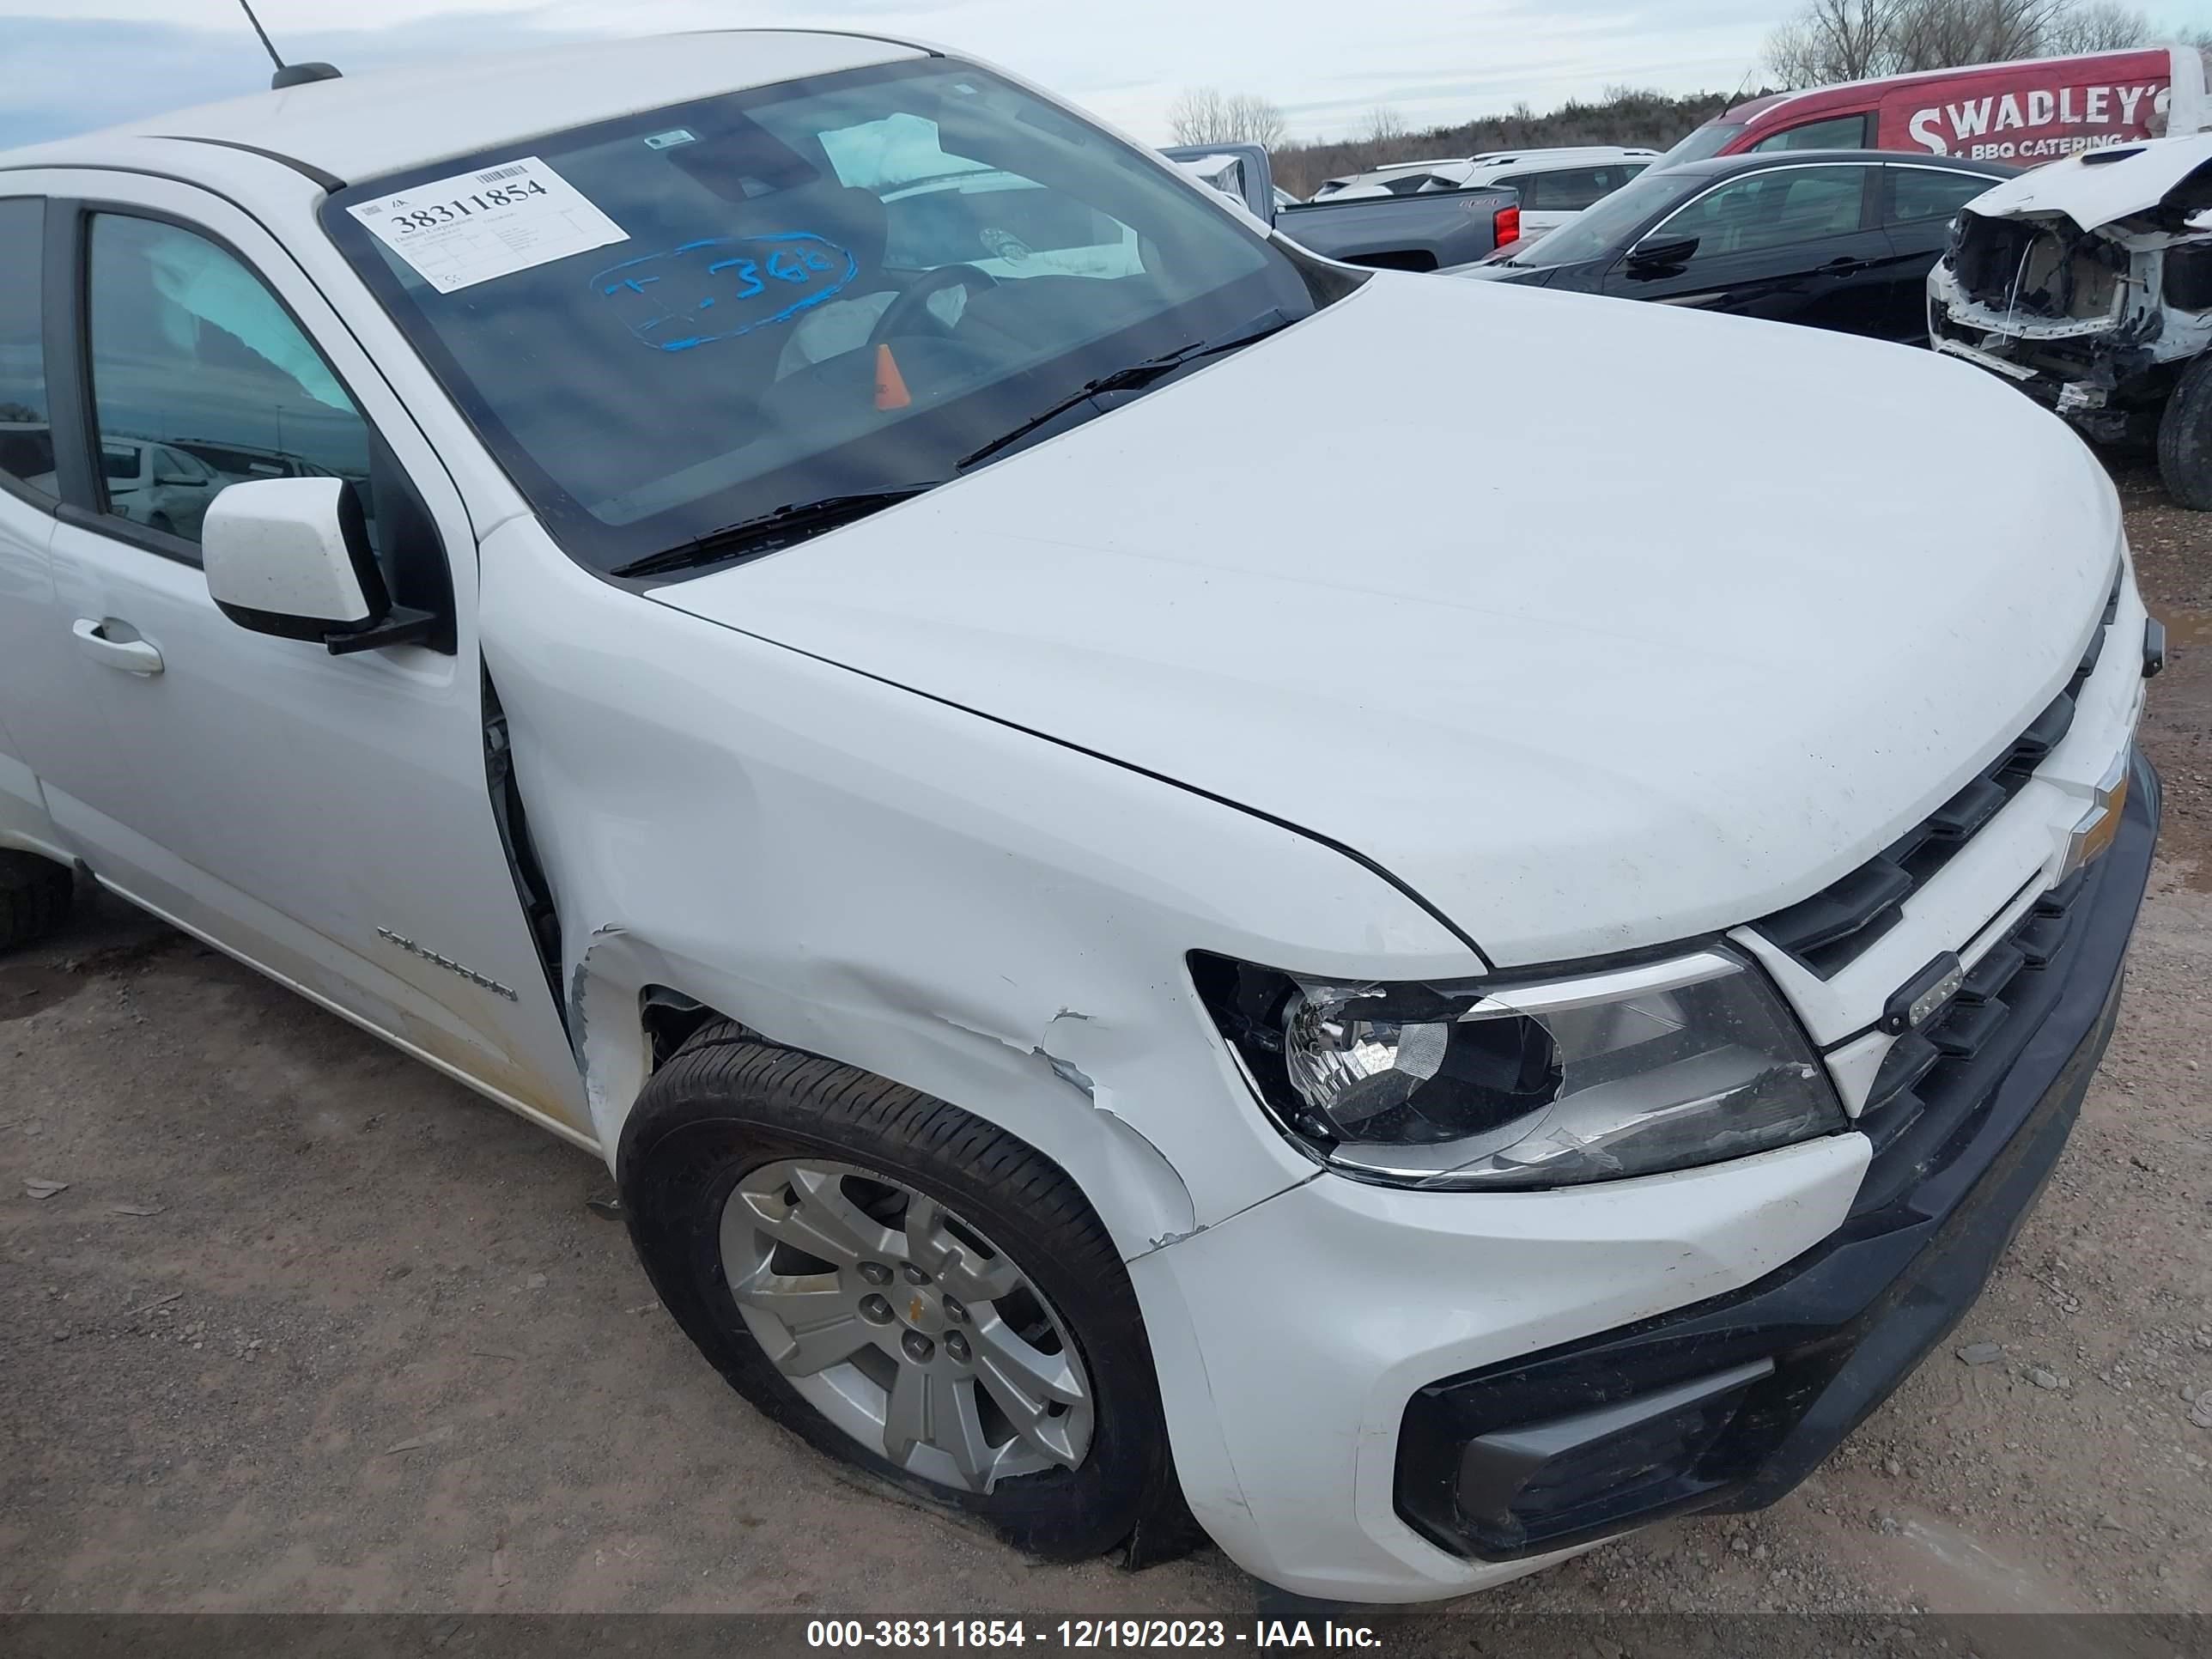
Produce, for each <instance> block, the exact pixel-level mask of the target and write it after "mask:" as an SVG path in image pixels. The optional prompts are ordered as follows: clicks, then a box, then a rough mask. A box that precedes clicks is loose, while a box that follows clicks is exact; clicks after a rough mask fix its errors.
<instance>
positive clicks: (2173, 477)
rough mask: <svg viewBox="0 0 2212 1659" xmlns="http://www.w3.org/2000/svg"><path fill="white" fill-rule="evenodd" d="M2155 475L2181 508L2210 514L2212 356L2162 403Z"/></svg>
mask: <svg viewBox="0 0 2212 1659" xmlns="http://www.w3.org/2000/svg"><path fill="white" fill-rule="evenodd" d="M2158 473H2159V477H2160V478H2161V479H2162V480H2164V481H2165V483H2166V494H2168V495H2171V496H2172V497H2173V499H2174V500H2175V501H2179V502H2180V503H2181V505H2182V506H2184V507H2195V508H2196V509H2197V511H2198V512H2200V513H2204V512H2212V356H2203V357H2199V358H2198V359H2197V361H2196V362H2193V363H2191V365H2190V366H2189V368H2188V369H2187V370H2186V371H2185V373H2184V374H2183V375H2182V377H2181V379H2180V380H2179V381H2178V382H2176V383H2175V386H2174V388H2173V394H2172V396H2171V397H2169V398H2167V399H2166V413H2165V414H2164V415H2163V416H2160V418H2159V423H2158Z"/></svg>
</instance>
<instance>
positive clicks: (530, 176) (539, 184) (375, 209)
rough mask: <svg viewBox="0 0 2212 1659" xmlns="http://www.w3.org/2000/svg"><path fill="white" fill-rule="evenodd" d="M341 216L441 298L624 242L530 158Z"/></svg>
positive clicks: (581, 197) (614, 227)
mask: <svg viewBox="0 0 2212 1659" xmlns="http://www.w3.org/2000/svg"><path fill="white" fill-rule="evenodd" d="M346 211H347V212H349V213H350V214H352V215H353V216H354V217H355V218H356V219H358V220H360V221H361V222H362V223H363V224H364V225H367V226H368V228H369V229H370V230H371V231H373V232H374V234H375V235H376V238H377V240H379V241H380V242H382V243H383V244H384V245H385V246H386V247H388V248H390V249H391V250H392V252H394V253H396V254H398V256H399V257H400V258H402V259H404V260H405V261H406V262H407V263H408V264H409V265H410V266H412V267H413V269H414V270H415V272H416V275H417V276H421V277H422V280H423V281H424V282H426V283H429V284H430V286H431V287H432V288H435V289H437V290H438V291H439V292H440V293H441V294H451V293H453V291H454V290H455V289H464V288H468V287H471V285H473V284H475V283H485V282H489V281H490V280H491V279H492V278H493V277H495V276H511V275H512V274H513V273H514V272H515V271H518V270H529V269H530V268H531V267H532V265H542V264H550V262H551V261H553V260H555V259H564V258H568V255H570V254H571V253H581V252H583V251H584V250H585V249H586V248H594V247H605V246H607V245H608V244H609V243H610V242H626V241H628V240H629V233H628V232H626V231H624V230H623V228H622V227H621V226H620V225H618V224H617V223H616V222H614V221H613V220H611V219H610V218H608V217H607V216H606V215H605V214H604V213H602V212H600V211H599V209H598V208H597V207H595V206H593V205H592V201H591V199H590V198H589V197H586V195H585V194H584V192H583V191H580V190H578V189H577V188H576V187H575V186H574V185H572V184H570V183H569V182H568V180H567V179H563V178H562V176H561V175H560V174H559V173H556V172H554V171H553V169H552V168H551V167H548V166H546V164H545V163H544V162H543V161H539V160H538V158H537V157H536V156H535V155H526V156H524V157H523V158H522V159H521V160H520V161H506V162H502V163H501V165H499V166H498V167H486V168H484V169H483V171H482V172H480V173H455V174H454V175H453V177H452V178H450V179H435V180H433V181H432V182H431V183H429V184H427V185H415V186H414V187H413V188H412V189H410V190H406V191H401V192H399V193H398V194H397V195H392V196H386V197H383V198H382V199H380V200H379V201H374V202H362V203H359V204H356V205H354V206H351V207H349V208H348V209H347V210H346Z"/></svg>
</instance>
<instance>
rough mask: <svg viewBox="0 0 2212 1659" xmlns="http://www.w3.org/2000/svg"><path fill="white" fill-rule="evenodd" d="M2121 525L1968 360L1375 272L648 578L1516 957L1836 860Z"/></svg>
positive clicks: (1868, 836)
mask: <svg viewBox="0 0 2212 1659" xmlns="http://www.w3.org/2000/svg"><path fill="white" fill-rule="evenodd" d="M2118 539H2119V515H2118V503H2117V501H2116V499H2115V496H2114V495H2113V492H2112V487H2111V485H2110V483H2108V482H2107V481H2106V479H2105V477H2104V475H2103V473H2102V471H2101V470H2100V468H2099V467H2098V466H2097V465H2096V463H2095V461H2094V460H2093V459H2092V458H2091V457H2090V456H2089V454H2088V453H2087V450H2086V449H2085V448H2084V447H2082V445H2081V442H2080V441H2078V440H2077V439H2075V437H2074V436H2073V435H2072V434H2071V433H2070V432H2069V431H2068V430H2067V429H2066V428H2065V427H2064V426H2063V424H2061V423H2060V422H2058V421H2057V420H2056V419H2054V418H2053V417H2052V416H2050V415H2048V414H2046V413H2045V412H2044V411H2042V410H2039V409H2038V408H2037V407H2036V406H2035V405H2034V404H2032V403H2031V402H2030V401H2029V400H2028V399H2027V398H2022V397H2021V396H2019V395H2018V394H2017V393H2016V392H2012V391H2011V390H2009V389H2008V388H2007V387H2005V386H2002V385H2000V384H1999V383H1998V382H1997V381H1996V380H1995V379H1994V378H1993V377H1991V376H1989V375H1986V374H1981V373H1979V372H1978V371H1977V370H1974V369H1972V368H1968V367H1966V365H1964V364H1960V363H1957V362H1948V361H1945V360H1943V359H1941V358H1937V357H1936V356H1932V355H1930V354H1926V353H1921V352H1915V351H1910V350H1906V349H1903V348H1900V347H1897V346H1893V345H1887V344H1880V343H1873V342H1868V341H1862V340H1856V339H1851V338H1848V337H1843V336H1838V335H1828V334H1820V333H1816V332H1813V331H1805V330H1797V329H1792V328H1788V327H1784V326H1782V325H1771V324H1765V323H1755V322H1745V321H1741V320H1740V319H1731V318H1726V317H1718V316H1714V315H1711V314H1709V313H1701V312H1692V311H1687V310H1682V309H1679V308H1674V307H1657V306H1639V305H1632V304H1627V303H1624V302H1622V301H1613V300H1597V299H1591V298H1589V297H1585V296H1581V295H1562V294H1555V293H1551V292H1547V291H1546V290H1542V289H1523V288H1519V287H1515V286H1510V285H1508V284H1504V283H1458V282H1441V281H1437V279H1435V278H1433V277H1429V276H1404V275H1396V274H1391V273H1385V274H1383V275H1381V276H1376V278H1375V279H1374V280H1373V281H1371V282H1370V283H1368V284H1367V285H1366V286H1365V287H1364V288H1363V289H1361V290H1360V291H1358V293H1356V294H1355V295H1352V297H1350V298H1349V299H1346V300H1345V301H1340V302H1339V303H1338V304H1336V305H1334V306H1331V307H1328V308H1326V309H1325V310H1323V311H1322V312H1320V313H1317V314H1316V315H1315V316H1313V317H1311V318H1310V319H1306V320H1305V321H1304V322H1301V323H1299V324H1297V325H1295V326H1294V327H1292V328H1291V329H1289V330H1286V331H1284V332H1283V333H1281V334H1279V335H1277V336H1275V337H1273V338H1271V339H1269V340H1267V341H1266V342H1264V343H1261V344H1259V345H1257V346H1255V347H1252V348H1250V349H1247V350H1245V351H1243V352H1240V353H1238V354H1237V355H1236V356H1231V357H1229V358H1225V359H1224V360H1222V361H1221V362H1218V363H1216V364H1214V365H1212V366H1211V367H1209V368H1206V369H1205V370H1203V371H1201V372H1200V373H1198V374H1193V375H1191V376H1189V377H1188V378H1187V379H1185V380H1179V381H1176V382H1173V383H1171V384H1170V385H1168V386H1164V387H1162V388H1160V389H1158V391H1155V392H1152V393H1150V394H1148V395H1146V396H1145V397H1142V398H1137V399H1135V400H1133V401H1132V402H1130V403H1127V404H1124V405H1123V406H1122V407H1121V408H1119V409H1117V410H1115V411H1113V412H1112V413H1110V414H1107V415H1105V416H1101V417H1099V418H1097V419H1096V420H1093V421H1091V422H1088V423H1086V424H1085V425H1083V426H1080V427H1078V428H1074V429H1073V430H1072V431H1069V432H1066V433H1064V434H1062V435H1060V436H1058V437H1056V438H1054V439H1053V440H1052V441H1049V442H1048V443H1045V444H1042V445H1040V446H1038V447H1036V448H1033V449H1030V450H1028V451H1025V452H1022V453H1018V454H1016V455H1013V456H1011V457H1009V458H1008V459H1006V460H1005V461H1003V462H1000V463H999V464H996V465H991V466H987V467H985V468H982V469H980V470H979V471H976V472H975V473H973V474H971V475H969V477H965V478H963V479H961V480H959V481H958V482H957V483H951V484H948V485H946V486H945V487H943V488H941V489H937V490H934V491H932V492H931V493H930V494H928V495H923V496H920V497H917V498H916V499H915V500H913V501H908V502H906V503H904V504H902V505H901V506H899V507H894V508H891V509H890V510H889V511H886V512H883V513H878V514H876V515H875V516H873V517H872V518H870V519H867V520H863V521H861V522H860V523H859V524H856V525H854V526H849V527H847V528H845V529H842V530H839V531H836V532H831V533H829V534H828V535H824V536H821V537H818V538H815V539H813V540H811V541H809V542H805V543H803V544H799V545H797V546H794V547H793V548H791V549H789V550H785V551H783V552H781V553H778V554H775V555H774V556H769V557H767V558H763V559H761V560H758V561H756V562H752V563H749V564H745V565H741V566H738V567H734V568H730V569H728V570H725V571H721V572H718V573H715V574H711V575H707V576H702V577H698V578H696V579H693V580H688V581H684V582H680V583H675V584H671V585H670V586H665V587H661V588H659V589H656V590H654V591H653V594H652V597H653V599H657V600H659V602H661V603H663V604H665V605H671V606H674V607H677V608H679V609H681V610H683V611H688V612H690V613H691V614H693V615H695V616H697V617H704V618H707V619H708V620H711V621H713V622H714V623H720V624H722V625H724V626H726V627H729V628H732V629H738V630H741V631H743V632H744V633H747V634H750V635H757V636H758V637H761V638H763V639H766V640H770V641H776V642H778V643H780V644H782V645H785V646H788V647H792V648H794V649H796V650H799V651H804V652H806V653H811V654H812V655H815V656H817V657H820V658H823V659H828V660H830V661H832V662H836V663H839V664H842V665H848V666H850V667H852V668H854V669H857V670H860V671H864V672H866V673H868V674H871V675H874V676H877V677H879V678H883V679H884V680H887V681H890V682H892V683H894V684H898V685H901V686H905V687H908V688H911V689H912V690H915V691H919V692H921V693H924V694H926V695H927V696H932V697H936V698H940V699H943V700H945V701H947V702H952V703H956V704H958V705H961V706H963V707H965V708H970V709H973V710H975V711H976V712H977V713H979V714H984V715H987V716H988V717H990V718H993V719H994V720H1003V721H1006V722H1010V723H1012V724H1014V725H1017V726H1022V727H1025V728H1027V729H1029V730H1031V731H1034V732H1038V733H1041V734H1042V735H1043V736H1045V737H1048V738H1053V739H1054V740H1057V741H1059V742H1061V743H1065V744H1073V745H1077V746H1079V747H1080V748H1083V749H1085V750H1091V751H1092V752H1094V753H1096V754H1097V755H1100V756H1102V757H1108V758H1109V759H1111V760H1113V761H1115V762H1118V763H1123V764H1126V765H1128V766H1131V767H1134V768H1139V769H1143V770H1145V771H1147V772H1150V773H1152V774H1155V775H1158V776H1160V777H1163V778H1165V779H1168V780H1170V781H1174V782H1176V783H1178V784H1181V785H1183V786H1186V787H1191V788H1194V789H1198V790H1202V791H1204V792H1206V793H1210V794H1212V795H1215V796H1218V797H1220V798H1222V799H1225V800H1228V801H1230V802H1232V803H1235V804H1237V805H1241V806H1243V807H1244V808H1247V809H1249V810H1251V811H1257V812H1261V813H1264V814H1267V815H1269V816H1272V817H1276V818H1279V819H1280V820H1283V821H1284V822H1285V823H1290V824H1292V825H1296V826H1298V827H1300V828H1302V829H1306V830H1308V831H1310V832H1312V833H1314V834H1316V835H1319V836H1325V837H1328V839H1330V840H1333V841H1334V842H1338V843H1340V844H1341V845H1342V846H1344V847H1346V848H1351V849H1353V850H1354V851H1356V852H1357V853H1358V854H1361V855H1363V856H1364V857H1365V858H1367V859H1369V860H1372V861H1374V862H1375V863H1376V864H1378V865H1380V866H1383V868H1385V869H1387V870H1388V871H1389V872H1391V873H1392V874H1393V875H1394V876H1395V877H1396V878H1398V879H1399V880H1401V882H1403V883H1404V884H1407V886H1409V887H1410V888H1412V889H1413V890H1414V891H1416V892H1418V893H1419V894H1420V895H1421V896H1422V897H1424V898H1425V900H1427V901H1428V902H1430V903H1431V904H1432V905H1434V906H1436V907H1437V908H1439V909H1440V910H1442V911H1443V913H1444V914H1445V915H1449V916H1450V917H1451V918H1452V919H1453V920H1454V921H1455V922H1457V923H1458V925H1459V926H1460V927H1462V929H1463V930H1465V931H1466V932H1467V933H1468V934H1470V935H1471V936H1472V937H1473V938H1474V939H1475V941H1476V942H1477V943H1478V944H1479V945H1481V946H1482V948H1483V950H1484V951H1485V953H1486V955H1488V956H1489V957H1491V959H1492V961H1493V962H1495V963H1499V964H1501V965H1505V964H1515V963H1531V962H1548V961H1555V960H1560V959H1565V958H1569V957H1580V956H1584V955H1589V954H1593V953H1597V952H1602V951H1618V950H1623V949H1628V948H1632V947H1635V946H1639V945H1648V944H1654V943H1660V942H1664V941H1668V940H1673V939H1682V938H1685V937H1687V936H1690V935H1692V934H1696V933H1703V932H1706V931H1708V930H1711V929H1717V928H1720V927H1727V926H1730V925H1733V924H1735V923H1739V922H1742V921H1747V920H1750V919H1752V918H1754V917H1757V916H1759V915H1764V914H1765V913H1767V912H1769V911H1771V910H1774V909H1778V908H1781V907H1782V906H1784V905H1786V904H1790V903H1792V902H1796V900H1799V899H1802V898H1804V897H1806V896H1808V895H1810V894H1811V893H1813V892H1814V891H1816V890H1819V889H1820V888H1821V887H1823V886H1825V885H1826V884H1828V883H1829V882H1830V881H1832V880H1833V879H1835V878H1837V877H1838V876H1840V875H1842V874H1843V873H1844V872H1846V871H1848V870H1850V869H1851V868H1853V867H1855V866H1857V865H1859V864H1860V863H1863V861H1864V860H1866V859H1867V858H1869V856H1871V855H1872V854H1874V853H1875V851H1877V850H1879V849H1880V848H1881V847H1883V846H1885V845H1887V843H1888V842H1890V841H1891V840H1893V838H1894V837H1895V836H1896V835H1897V834H1899V832H1900V831H1901V830H1902V829H1905V827H1907V826H1909V825H1910V824H1912V823H1917V821H1918V820H1919V819H1921V818H1922V817H1925V816H1926V815H1927V814H1928V813H1929V812H1930V811H1932V810H1933V809H1934V808H1935V807H1936V805H1940V804H1941V803H1942V801H1943V800H1944V799H1947V798H1948V796H1949V795H1951V794H1952V793H1954V792H1955V791H1956V790H1957V789H1958V788H1959V787H1960V786H1961V785H1962V784H1963V783H1964V782H1965V781H1966V779H1967V778H1968V777H1969V776H1971V775H1972V773H1973V772H1975V771H1976V770H1978V769H1979V768H1980V767H1981V766H1983V765H1984V764H1985V763H1987V762H1988V761H1989V760H1990V759H1991V758H1992V757H1994V756H1995V755H1996V753H1997V752H1998V750H2001V749H2002V748H2003V747H2005V746H2007V745H2008V744H2009V743H2010V742H2011V741H2012V739H2013V738H2015V737H2016V736H2017V735H2018V733H2019V732H2021V730H2022V729H2023V728H2024V727H2025V726H2027V723H2028V721H2029V720H2030V719H2031V718H2032V717H2033V714H2035V712H2037V711H2038V710H2039V709H2041V708H2043V707H2044V706H2045V704H2046V703H2048V702H2049V701H2050V700H2051V697H2052V696H2055V695H2056V694H2057V691H2058V690H2059V689H2060V688H2061V686H2063V684H2064V682H2065V680H2066V678H2067V676H2068V674H2069V672H2070V671H2071V670H2072V668H2073V666H2074V665H2075V660H2076V659H2077V658H2078V657H2079V656H2080V654H2081V648H2082V646H2083V644H2084V642H2085V641H2086V640H2087V635H2088V632H2089V629H2090V628H2091V626H2092V624H2093V621H2094V618H2095V617H2096V616H2097V615H2098V614H2099V613H2100V611H2101V609H2102V606H2103V602H2104V599H2105V595H2106V590H2107V589H2108V588H2109V587H2110V586H2111V583H2112V572H2113V562H2114V558H2115V552H2116V548H2117V546H2118ZM975 787H977V788H979V789H984V790H988V789H991V788H993V787H994V783H993V782H992V781H990V780H987V779H978V780H976V781H975ZM1142 833H1143V832H1142V830H1141V829H1136V828H1134V827H1133V829H1132V834H1133V836H1141V835H1142ZM1133 851H1140V849H1139V848H1135V847H1134V846H1133Z"/></svg>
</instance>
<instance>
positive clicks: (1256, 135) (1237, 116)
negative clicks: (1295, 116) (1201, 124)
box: [1229, 92, 1291, 149]
mask: <svg viewBox="0 0 2212 1659" xmlns="http://www.w3.org/2000/svg"><path fill="white" fill-rule="evenodd" d="M1229 121H1230V125H1231V126H1232V127H1233V128H1234V129H1235V131H1233V132H1231V134H1230V137H1232V138H1238V139H1242V140H1243V142H1244V143H1248V144H1261V145H1264V146H1265V147H1267V149H1273V148H1274V147H1275V146H1276V145H1277V144H1279V143H1282V142H1283V139H1284V137H1285V135H1286V134H1287V133H1288V132H1289V131H1290V126H1291V124H1290V121H1289V119H1288V118H1286V117H1285V115H1284V114H1283V111H1282V107H1281V106H1280V105H1278V104H1275V103H1273V102H1272V101H1270V100H1267V99H1265V98H1262V97H1261V96H1260V95H1259V94H1257V93H1253V92H1240V93H1238V94H1237V95H1236V96H1235V97H1234V98H1231V100H1229Z"/></svg>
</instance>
